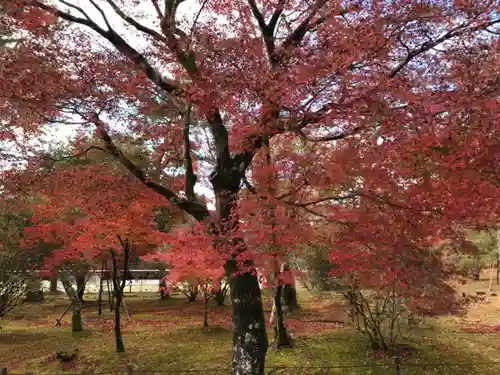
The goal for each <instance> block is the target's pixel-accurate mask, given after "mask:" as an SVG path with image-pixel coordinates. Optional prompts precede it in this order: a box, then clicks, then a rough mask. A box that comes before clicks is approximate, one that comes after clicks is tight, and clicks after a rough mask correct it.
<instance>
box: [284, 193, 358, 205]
mask: <svg viewBox="0 0 500 375" xmlns="http://www.w3.org/2000/svg"><path fill="white" fill-rule="evenodd" d="M360 196H361V195H360V194H348V195H344V196H329V197H324V198H319V199H316V200H314V201H310V202H305V203H296V202H291V201H285V203H286V204H289V205H291V206H295V207H306V206H312V205H315V204H318V203H323V202H328V201H337V202H342V201H345V200H349V199H353V198H357V197H360Z"/></svg>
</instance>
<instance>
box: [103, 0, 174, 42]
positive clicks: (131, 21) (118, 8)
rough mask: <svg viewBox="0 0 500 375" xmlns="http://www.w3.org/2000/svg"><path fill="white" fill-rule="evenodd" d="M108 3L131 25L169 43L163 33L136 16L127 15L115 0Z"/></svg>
mask: <svg viewBox="0 0 500 375" xmlns="http://www.w3.org/2000/svg"><path fill="white" fill-rule="evenodd" d="M106 1H107V3H108V4H109V5H110V6H111V7H112V8H113V10H114V11H115V12H116V14H118V15H119V16H120V17H121V18H122V19H123V20H124V21H126V22H127V23H128V24H129V25H132V26H134V27H135V28H136V29H137V30H139V31H142V32H143V33H145V34H148V35H149V36H151V37H153V38H154V39H156V40H158V41H161V42H163V43H165V44H166V43H167V39H166V38H165V37H164V36H163V35H161V34H160V33H159V32H157V31H155V30H152V29H150V28H149V27H146V26H144V25H142V24H141V23H139V22H138V21H136V20H135V19H134V18H132V17H130V16H129V15H127V14H126V13H125V12H124V11H123V10H122V9H121V8H120V7H119V6H118V4H116V3H115V2H114V1H113V0H106Z"/></svg>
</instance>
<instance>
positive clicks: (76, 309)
mask: <svg viewBox="0 0 500 375" xmlns="http://www.w3.org/2000/svg"><path fill="white" fill-rule="evenodd" d="M72 311H73V313H72V316H71V330H72V331H73V332H81V331H83V323H82V304H81V301H80V299H79V298H78V297H76V296H74V297H73V298H72Z"/></svg>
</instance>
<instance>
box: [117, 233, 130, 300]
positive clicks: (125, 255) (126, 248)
mask: <svg viewBox="0 0 500 375" xmlns="http://www.w3.org/2000/svg"><path fill="white" fill-rule="evenodd" d="M118 240H119V241H120V244H121V245H122V248H123V278H122V280H121V285H120V290H121V291H122V292H123V290H124V289H125V284H126V283H127V274H128V261H129V259H130V244H129V242H128V239H126V240H125V241H123V240H122V238H121V237H120V235H118Z"/></svg>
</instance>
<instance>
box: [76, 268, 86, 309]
mask: <svg viewBox="0 0 500 375" xmlns="http://www.w3.org/2000/svg"><path fill="white" fill-rule="evenodd" d="M75 280H76V296H77V297H78V299H79V300H80V302H81V303H83V295H84V294H85V274H84V273H82V274H80V273H78V274H77V275H76V276H75Z"/></svg>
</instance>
